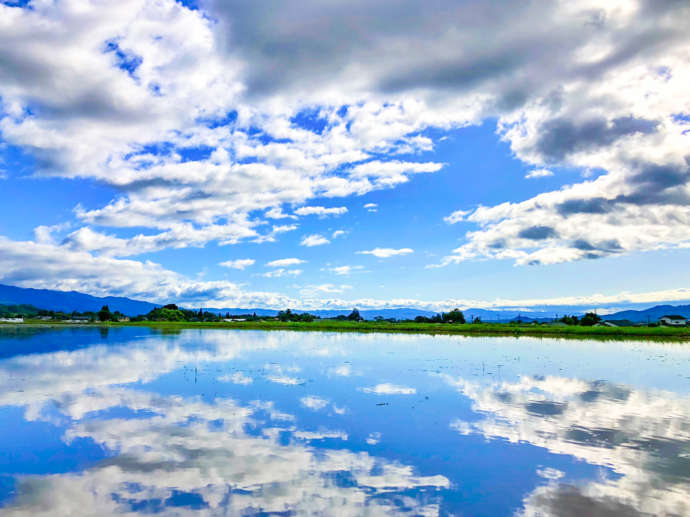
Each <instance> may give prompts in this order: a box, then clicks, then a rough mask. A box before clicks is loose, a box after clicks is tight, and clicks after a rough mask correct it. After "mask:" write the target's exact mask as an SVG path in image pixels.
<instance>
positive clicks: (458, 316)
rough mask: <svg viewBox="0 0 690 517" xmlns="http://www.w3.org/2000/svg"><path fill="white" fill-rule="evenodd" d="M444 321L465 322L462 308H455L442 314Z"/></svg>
mask: <svg viewBox="0 0 690 517" xmlns="http://www.w3.org/2000/svg"><path fill="white" fill-rule="evenodd" d="M441 319H442V320H443V322H444V323H465V315H464V314H463V313H462V311H461V310H460V309H453V310H452V311H450V312H444V313H443V314H441Z"/></svg>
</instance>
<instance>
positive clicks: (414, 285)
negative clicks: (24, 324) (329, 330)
mask: <svg viewBox="0 0 690 517" xmlns="http://www.w3.org/2000/svg"><path fill="white" fill-rule="evenodd" d="M441 4H442V5H440V6H439V7H440V8H439V10H438V12H429V11H425V10H423V9H422V8H421V7H420V6H419V5H417V4H416V3H414V2H409V3H403V4H402V5H396V6H392V5H389V4H388V3H387V2H382V3H381V4H379V5H377V6H375V7H373V8H371V7H367V5H366V3H364V2H361V3H360V2H355V3H344V2H343V3H341V2H333V3H330V4H329V5H327V6H323V5H320V3H318V2H313V3H312V2H306V3H304V4H301V5H300V7H299V8H289V9H288V7H281V8H279V9H274V8H270V7H269V6H268V4H265V3H264V2H256V3H253V5H252V6H246V5H242V4H238V5H235V4H234V3H215V2H194V3H193V4H190V3H189V2H183V3H177V2H174V1H172V0H168V1H163V2H156V3H154V2H149V1H146V0H127V1H126V2H122V3H121V4H118V5H113V6H107V7H103V6H102V5H98V4H96V3H91V2H88V1H76V0H74V1H66V2H50V1H46V2H28V3H24V2H22V3H21V5H19V4H18V3H16V2H4V3H2V4H1V5H0V11H2V13H0V14H1V16H0V18H1V19H2V20H3V21H2V22H0V25H2V27H1V28H2V31H0V32H1V33H2V36H0V59H2V60H3V62H6V63H8V66H7V67H6V70H5V71H4V72H0V216H1V217H0V282H3V283H8V284H14V285H20V286H24V287H44V288H56V289H75V290H80V291H83V292H88V293H91V294H95V295H105V294H115V295H125V296H130V297H134V298H140V299H147V300H152V301H176V302H179V303H182V304H189V305H207V306H210V305H213V306H224V307H237V306H244V307H248V306H270V307H275V308H282V307H285V306H292V307H301V308H321V307H332V308H336V307H337V308H349V307H351V306H353V305H357V306H360V307H390V306H415V307H420V308H428V309H433V310H441V309H448V308H452V307H454V306H460V307H486V308H491V307H521V308H523V307H524V308H526V309H529V308H541V307H548V306H552V305H558V306H563V305H569V306H573V307H579V308H581V309H590V308H598V309H600V310H613V309H615V308H619V307H629V306H647V305H651V304H655V303H661V302H673V303H676V302H682V301H687V300H690V286H689V285H688V283H689V280H690V274H689V273H688V269H687V264H688V263H690V260H688V259H689V258H690V202H689V200H690V172H689V170H688V167H689V166H688V163H690V159H688V154H687V148H688V145H687V144H688V138H690V133H689V132H688V120H690V117H689V116H688V113H690V97H689V96H688V95H687V91H686V90H687V88H686V87H685V85H686V84H687V80H688V79H690V69H689V67H688V66H687V62H686V59H685V58H684V56H685V55H686V54H685V53H686V52H687V51H688V49H689V48H690V40H689V39H688V38H687V36H685V34H684V31H683V30H682V27H683V24H682V21H683V20H687V16H688V14H689V11H688V8H687V6H685V5H682V4H672V3H669V4H666V3H664V4H663V5H662V4H658V3H654V2H647V1H636V0H630V1H622V2H618V3H614V4H612V5H610V6H606V7H601V6H599V5H596V4H594V3H591V2H587V1H582V2H573V3H570V4H569V5H568V6H565V5H555V4H553V3H551V2H534V3H532V4H530V5H529V6H526V5H522V3H520V2H515V3H513V2H507V3H506V4H505V5H503V6H502V7H501V8H500V9H499V8H498V7H493V6H484V7H477V5H476V4H475V3H473V2H447V3H446V2H441ZM391 9H395V12H396V16H395V17H393V18H391V16H390V15H391ZM86 19H88V20H90V24H91V25H89V28H88V29H87V28H85V27H84V20H86ZM164 20H166V21H165V22H164ZM524 27H530V28H531V29H532V30H531V32H530V33H529V34H526V33H525V32H524V30H523V28H524ZM676 29H678V30H676ZM643 36H644V37H643ZM392 41H395V42H396V44H395V45H391V42H392ZM287 259H293V260H287ZM275 261H278V262H277V263H275V264H273V265H269V263H271V262H275Z"/></svg>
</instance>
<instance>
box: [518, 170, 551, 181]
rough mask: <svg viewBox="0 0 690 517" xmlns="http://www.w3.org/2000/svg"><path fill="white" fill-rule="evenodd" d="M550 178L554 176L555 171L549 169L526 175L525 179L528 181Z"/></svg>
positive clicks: (534, 171)
mask: <svg viewBox="0 0 690 517" xmlns="http://www.w3.org/2000/svg"><path fill="white" fill-rule="evenodd" d="M548 176H553V171H550V170H549V169H534V170H531V171H529V172H528V173H527V174H525V178H527V179H532V178H546V177H548Z"/></svg>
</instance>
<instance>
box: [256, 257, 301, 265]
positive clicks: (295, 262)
mask: <svg viewBox="0 0 690 517" xmlns="http://www.w3.org/2000/svg"><path fill="white" fill-rule="evenodd" d="M305 262H306V260H302V259H298V258H284V259H277V260H272V261H271V262H267V263H266V265H267V266H268V267H286V266H297V265H298V264H304V263H305Z"/></svg>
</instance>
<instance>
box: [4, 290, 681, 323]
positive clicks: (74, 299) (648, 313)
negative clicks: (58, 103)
mask: <svg viewBox="0 0 690 517" xmlns="http://www.w3.org/2000/svg"><path fill="white" fill-rule="evenodd" d="M0 304H5V305H11V304H27V305H33V306H34V307H37V308H39V309H46V310H52V311H63V312H67V313H69V312H72V311H79V312H85V311H94V312H97V311H98V310H100V308H101V307H102V306H103V305H107V306H108V307H109V308H110V310H111V311H113V312H114V311H120V312H121V313H122V314H126V315H127V316H137V315H139V314H146V313H148V312H149V311H151V310H152V309H155V308H156V307H160V306H161V305H162V304H155V303H150V302H144V301H141V300H132V299H131V298H125V297H119V296H106V297H97V296H91V295H89V294H84V293H79V292H77V291H56V290H52V289H31V288H24V287H16V286H12V285H3V284H0ZM190 308H192V309H198V308H195V307H190ZM204 310H205V311H209V312H213V313H216V314H222V315H224V314H226V313H230V314H233V315H239V314H253V313H256V315H257V316H275V315H276V314H278V310H276V309H262V308H253V309H252V308H249V309H244V308H238V307H234V308H224V309H217V308H204ZM351 310H352V309H342V310H336V309H318V310H310V311H301V310H295V311H294V312H300V313H301V312H309V313H311V314H314V315H315V316H319V317H321V318H333V317H336V316H339V315H345V316H347V315H348V314H350V312H351ZM447 310H451V308H450V307H449V308H448V309H447ZM556 311H558V312H556ZM359 312H360V314H361V316H362V317H363V318H364V319H368V320H373V319H374V318H377V317H381V318H395V319H414V318H416V317H417V316H426V317H430V316H433V315H434V314H436V312H433V311H426V310H422V309H413V308H409V307H401V308H395V309H360V310H359ZM463 313H464V314H465V318H466V319H467V320H468V321H471V320H472V319H473V318H476V317H479V318H481V319H482V321H484V322H487V323H489V322H506V321H514V320H516V319H518V318H519V319H520V320H521V321H525V322H529V321H551V320H553V319H554V317H556V316H558V315H560V316H563V315H564V314H569V315H581V314H583V311H581V310H576V309H575V310H574V309H573V308H572V307H557V308H552V309H550V310H533V311H525V310H522V311H520V310H515V309H510V310H490V309H467V310H464V311H463ZM668 314H674V315H675V314H677V315H680V316H684V317H686V318H690V305H656V306H654V307H651V308H649V309H644V310H625V311H619V312H615V313H613V314H607V315H605V316H602V318H603V319H604V320H630V321H632V322H636V323H643V322H644V323H646V322H647V321H650V322H652V323H656V322H657V321H658V320H659V318H661V317H662V316H666V315H668Z"/></svg>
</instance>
